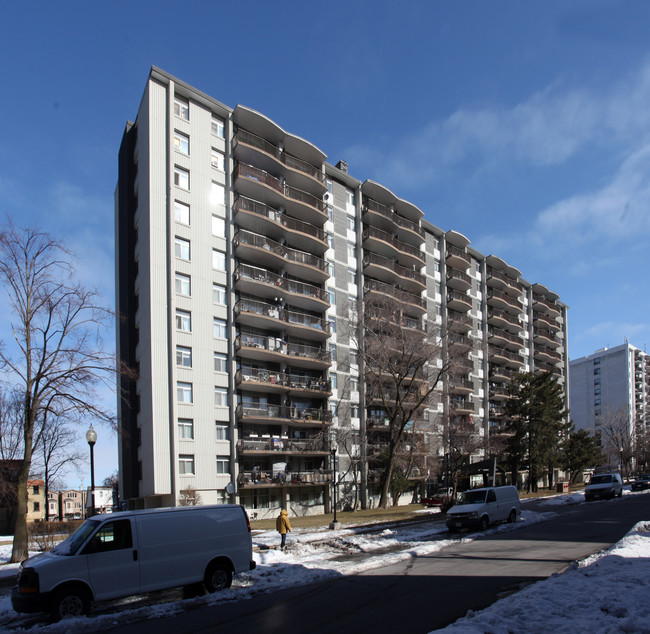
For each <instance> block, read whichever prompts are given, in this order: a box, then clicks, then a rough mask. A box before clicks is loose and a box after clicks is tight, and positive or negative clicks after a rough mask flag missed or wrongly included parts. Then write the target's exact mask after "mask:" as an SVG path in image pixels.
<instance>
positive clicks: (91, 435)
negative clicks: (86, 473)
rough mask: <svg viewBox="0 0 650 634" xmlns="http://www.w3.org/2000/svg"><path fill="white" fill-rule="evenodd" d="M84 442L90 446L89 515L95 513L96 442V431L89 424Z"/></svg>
mask: <svg viewBox="0 0 650 634" xmlns="http://www.w3.org/2000/svg"><path fill="white" fill-rule="evenodd" d="M86 442H87V443H88V445H89V446H90V495H91V504H92V506H91V507H90V515H94V514H95V454H94V451H93V450H94V447H95V443H96V442H97V432H96V431H95V430H94V429H93V426H92V425H91V426H90V428H89V429H88V431H87V432H86Z"/></svg>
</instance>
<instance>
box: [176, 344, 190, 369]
mask: <svg viewBox="0 0 650 634" xmlns="http://www.w3.org/2000/svg"><path fill="white" fill-rule="evenodd" d="M176 365H180V366H182V367H184V368H191V367H192V348H187V347H186V346H176Z"/></svg>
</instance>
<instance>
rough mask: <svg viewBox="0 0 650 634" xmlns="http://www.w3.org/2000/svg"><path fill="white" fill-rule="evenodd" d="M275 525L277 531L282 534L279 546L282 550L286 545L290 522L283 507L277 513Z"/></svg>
mask: <svg viewBox="0 0 650 634" xmlns="http://www.w3.org/2000/svg"><path fill="white" fill-rule="evenodd" d="M275 527H276V528H277V529H278V533H280V535H282V542H281V543H280V548H281V549H282V550H284V549H285V547H286V545H287V533H290V532H291V522H290V521H289V516H288V515H287V512H286V511H285V510H284V509H282V510H281V511H280V515H278V518H277V519H276V520H275Z"/></svg>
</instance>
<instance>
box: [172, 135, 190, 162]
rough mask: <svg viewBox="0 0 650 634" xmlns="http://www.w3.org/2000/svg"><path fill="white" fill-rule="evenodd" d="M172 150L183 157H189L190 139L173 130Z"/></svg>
mask: <svg viewBox="0 0 650 634" xmlns="http://www.w3.org/2000/svg"><path fill="white" fill-rule="evenodd" d="M174 149H175V150H176V151H177V152H180V153H181V154H185V156H189V155H190V137H188V136H187V135H186V134H181V133H180V132H178V131H176V130H174Z"/></svg>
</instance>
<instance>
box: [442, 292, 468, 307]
mask: <svg viewBox="0 0 650 634" xmlns="http://www.w3.org/2000/svg"><path fill="white" fill-rule="evenodd" d="M447 308H451V309H452V310H457V311H459V312H463V311H464V312H467V311H468V310H470V309H471V308H472V298H471V297H470V296H469V295H468V294H467V293H461V292H460V291H454V290H448V291H447Z"/></svg>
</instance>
